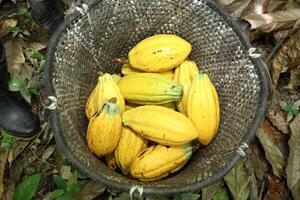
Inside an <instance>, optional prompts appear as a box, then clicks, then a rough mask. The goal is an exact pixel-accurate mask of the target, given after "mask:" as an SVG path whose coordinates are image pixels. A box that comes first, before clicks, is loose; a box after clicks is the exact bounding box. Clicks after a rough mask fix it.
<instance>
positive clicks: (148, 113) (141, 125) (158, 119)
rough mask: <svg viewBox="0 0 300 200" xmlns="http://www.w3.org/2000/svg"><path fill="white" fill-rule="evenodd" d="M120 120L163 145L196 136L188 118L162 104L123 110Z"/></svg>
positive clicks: (188, 139) (191, 138)
mask: <svg viewBox="0 0 300 200" xmlns="http://www.w3.org/2000/svg"><path fill="white" fill-rule="evenodd" d="M122 121H123V124H124V125H125V126H129V127H130V128H132V129H133V130H134V131H135V132H137V133H139V134H141V135H142V136H143V137H145V138H148V139H149V140H152V141H154V142H157V143H159V144H164V145H170V146H174V145H182V144H186V143H188V142H190V141H192V140H194V139H196V138H197V136H198V133H197V130H196V127H195V126H194V124H193V123H192V121H191V120H190V119H188V118H187V117H186V116H185V115H183V114H182V113H179V112H176V111H174V110H172V109H169V108H165V107H162V106H139V107H137V108H134V109H131V110H129V111H126V112H124V113H123V115H122Z"/></svg>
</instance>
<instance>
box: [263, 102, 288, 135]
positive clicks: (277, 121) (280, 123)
mask: <svg viewBox="0 0 300 200" xmlns="http://www.w3.org/2000/svg"><path fill="white" fill-rule="evenodd" d="M266 117H267V119H268V120H269V122H270V123H271V124H272V126H273V127H275V128H276V129H277V130H278V131H280V132H281V133H283V134H289V133H290V130H289V123H288V122H287V121H286V117H285V114H284V112H283V111H282V110H281V109H280V108H278V109H277V111H276V113H275V112H274V111H273V109H272V107H271V106H268V107H267V112H266Z"/></svg>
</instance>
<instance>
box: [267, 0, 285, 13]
mask: <svg viewBox="0 0 300 200" xmlns="http://www.w3.org/2000/svg"><path fill="white" fill-rule="evenodd" d="M285 3H286V0H285V1H277V0H275V1H274V0H271V1H270V2H269V4H268V8H267V11H268V12H276V11H279V10H281V9H282V8H283V7H284V5H285Z"/></svg>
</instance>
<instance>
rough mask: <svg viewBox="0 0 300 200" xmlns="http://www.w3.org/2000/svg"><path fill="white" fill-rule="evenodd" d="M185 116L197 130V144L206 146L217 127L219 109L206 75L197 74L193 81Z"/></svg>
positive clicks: (213, 88)
mask: <svg viewBox="0 0 300 200" xmlns="http://www.w3.org/2000/svg"><path fill="white" fill-rule="evenodd" d="M187 114H188V117H189V118H190V119H191V120H192V122H193V123H194V124H195V126H196V128H197V131H198V140H199V142H200V143H201V144H204V145H208V144H209V143H210V142H211V140H212V139H213V137H214V135H215V134H216V132H217V130H218V127H219V122H220V107H219V100H218V95H217V92H216V89H215V87H214V86H213V84H212V83H211V81H210V79H209V77H208V75H207V74H199V75H197V76H196V77H195V79H194V80H193V83H192V85H191V88H190V92H189V95H188V105H187Z"/></svg>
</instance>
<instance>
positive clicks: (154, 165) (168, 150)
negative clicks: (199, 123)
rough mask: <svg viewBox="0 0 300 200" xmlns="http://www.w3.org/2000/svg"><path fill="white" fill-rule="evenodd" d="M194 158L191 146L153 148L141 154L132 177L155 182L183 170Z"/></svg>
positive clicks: (132, 171)
mask: <svg viewBox="0 0 300 200" xmlns="http://www.w3.org/2000/svg"><path fill="white" fill-rule="evenodd" d="M191 156H192V147H191V146H190V145H189V144H186V145H182V146H174V147H166V146H162V145H157V146H151V147H149V148H147V149H145V150H144V151H142V152H141V153H140V155H139V156H138V158H137V159H136V160H135V161H134V163H133V165H132V167H131V175H132V176H133V177H135V178H138V179H140V180H141V181H154V180H159V179H162V178H164V177H167V176H168V175H169V174H170V173H174V172H176V171H178V170H179V169H181V168H182V167H183V166H184V164H185V163H186V162H187V161H188V160H189V158H190V157H191Z"/></svg>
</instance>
